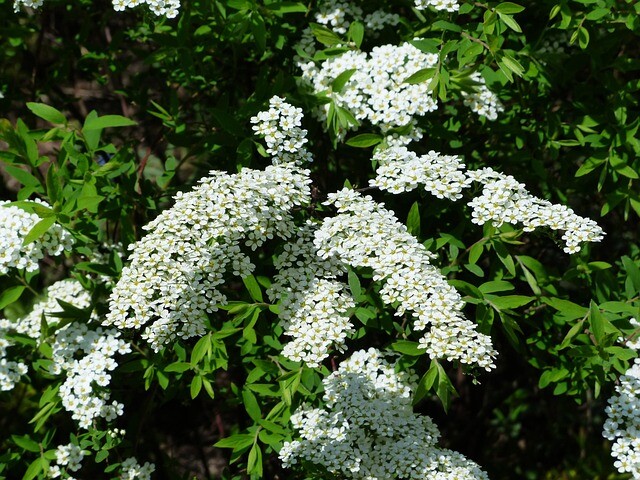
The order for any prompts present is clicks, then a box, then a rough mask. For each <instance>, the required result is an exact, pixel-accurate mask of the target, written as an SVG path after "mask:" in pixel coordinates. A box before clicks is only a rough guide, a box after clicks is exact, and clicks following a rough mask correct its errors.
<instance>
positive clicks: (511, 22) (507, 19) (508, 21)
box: [498, 13, 522, 33]
mask: <svg viewBox="0 0 640 480" xmlns="http://www.w3.org/2000/svg"><path fill="white" fill-rule="evenodd" d="M498 16H499V17H500V20H502V21H503V22H504V23H505V25H507V26H508V27H509V28H510V29H511V30H513V31H515V32H518V33H522V28H521V27H520V25H519V24H518V22H516V21H515V19H514V18H513V17H512V16H511V15H505V14H504V13H498Z"/></svg>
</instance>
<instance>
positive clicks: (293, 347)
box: [267, 223, 355, 367]
mask: <svg viewBox="0 0 640 480" xmlns="http://www.w3.org/2000/svg"><path fill="white" fill-rule="evenodd" d="M313 235H314V228H313V224H312V223H308V224H306V225H305V226H303V227H302V228H301V229H300V231H299V232H298V237H297V239H296V241H295V242H294V241H290V242H288V243H287V244H286V245H285V247H284V251H283V252H282V253H281V254H280V255H279V256H278V258H277V259H276V262H275V266H276V268H277V269H278V273H277V275H276V276H275V278H274V282H273V283H272V285H271V287H270V288H269V290H268V291H267V294H268V295H269V298H270V299H271V301H273V302H276V301H277V302H279V308H280V315H279V316H280V319H281V320H282V323H283V326H284V328H285V335H287V336H290V337H293V340H292V341H291V342H289V343H287V344H286V345H285V347H284V349H283V351H282V354H283V355H284V356H285V357H287V358H290V359H291V360H294V361H302V362H304V363H305V364H307V366H309V367H317V366H318V365H319V364H320V362H321V361H322V360H324V359H325V358H326V357H327V356H328V354H329V349H330V348H331V347H334V348H336V349H338V350H341V349H342V347H343V345H344V342H345V340H346V337H347V335H348V334H349V333H352V332H353V328H352V325H351V322H350V321H349V314H348V313H349V309H351V308H353V307H355V303H354V301H353V299H352V298H351V296H350V295H349V294H348V293H347V292H345V291H344V287H345V285H344V284H342V283H341V282H338V281H337V280H335V278H336V277H337V276H338V275H341V274H344V273H345V271H346V269H345V267H344V265H343V264H342V263H340V262H338V261H336V259H335V258H332V257H331V258H327V259H322V258H320V257H319V256H318V254H317V248H316V247H315V246H314V245H313Z"/></svg>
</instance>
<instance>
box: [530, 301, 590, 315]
mask: <svg viewBox="0 0 640 480" xmlns="http://www.w3.org/2000/svg"><path fill="white" fill-rule="evenodd" d="M542 301H543V302H544V303H546V304H547V305H549V306H551V307H553V308H555V309H556V310H558V311H559V312H560V313H561V314H562V316H563V317H566V319H567V320H575V319H576V318H583V317H584V316H585V315H586V314H587V313H588V312H589V309H587V308H585V307H583V306H581V305H578V304H576V303H573V302H570V301H569V300H563V299H561V298H555V297H550V298H549V297H543V298H542Z"/></svg>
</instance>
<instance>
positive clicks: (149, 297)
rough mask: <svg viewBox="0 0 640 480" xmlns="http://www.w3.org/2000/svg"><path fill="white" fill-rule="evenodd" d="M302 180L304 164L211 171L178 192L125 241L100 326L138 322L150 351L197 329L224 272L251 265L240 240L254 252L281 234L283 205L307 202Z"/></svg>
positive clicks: (290, 227)
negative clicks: (126, 253) (125, 257)
mask: <svg viewBox="0 0 640 480" xmlns="http://www.w3.org/2000/svg"><path fill="white" fill-rule="evenodd" d="M309 183H310V179H309V173H308V171H307V170H302V169H299V168H298V167H296V166H295V165H294V164H283V165H273V166H269V167H267V168H266V169H265V170H264V171H257V170H251V169H243V170H242V171H241V172H240V173H237V174H235V175H229V174H226V173H224V172H216V171H212V172H211V176H210V177H207V178H205V179H203V180H201V181H200V185H199V186H198V187H196V188H195V189H194V190H192V191H190V192H188V193H184V194H183V193H181V192H180V193H178V195H176V197H175V200H176V202H175V205H174V206H173V207H172V208H171V209H169V210H166V211H164V212H163V213H162V214H161V215H159V216H158V217H157V218H156V219H155V220H154V221H153V222H151V223H150V224H148V225H147V226H146V227H145V229H146V230H148V231H149V232H150V233H149V234H148V235H147V236H146V237H144V238H143V239H142V240H140V241H139V242H137V243H136V244H134V245H133V246H132V247H131V248H132V250H133V251H132V253H131V257H130V261H131V263H130V264H129V265H128V266H127V267H125V268H124V269H123V271H122V276H121V278H120V280H119V281H118V283H117V285H116V286H115V288H114V289H113V292H112V294H111V298H110V302H109V307H110V308H109V310H110V311H109V313H108V315H107V318H106V319H105V322H104V324H105V325H115V326H116V327H117V328H119V329H123V328H134V329H139V328H141V327H143V326H144V327H146V328H145V330H144V333H143V335H142V336H143V338H144V339H146V340H147V342H149V344H150V345H151V347H152V348H153V349H155V350H156V351H157V350H159V349H160V348H162V347H163V346H164V345H165V344H167V343H169V342H172V341H174V340H175V339H176V337H182V338H190V337H194V336H201V335H203V334H204V333H205V320H206V317H207V314H208V313H211V312H214V311H216V310H217V309H218V307H219V305H224V304H225V303H226V301H227V299H226V295H225V294H224V293H223V292H222V291H221V290H220V289H219V288H218V287H219V286H220V285H222V284H224V283H225V275H226V274H227V273H232V274H233V275H235V276H238V277H245V276H247V275H249V274H251V272H252V271H253V269H254V265H253V264H252V263H251V261H250V260H249V257H248V256H247V255H246V254H245V253H243V251H242V248H241V245H242V244H244V245H245V246H246V247H248V248H251V249H253V250H255V249H256V248H258V247H259V246H261V245H262V244H263V243H264V242H265V241H266V240H268V239H271V238H274V236H278V237H280V238H289V237H290V236H291V235H292V234H293V233H294V232H295V225H294V223H293V220H292V217H291V214H290V213H289V211H290V210H291V208H292V207H294V206H299V205H302V204H306V203H308V202H309V200H310V190H309Z"/></svg>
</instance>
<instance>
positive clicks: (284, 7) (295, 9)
mask: <svg viewBox="0 0 640 480" xmlns="http://www.w3.org/2000/svg"><path fill="white" fill-rule="evenodd" d="M265 8H267V9H269V10H271V11H272V12H273V13H275V14H276V15H283V14H286V13H307V11H308V9H307V6H306V5H305V4H303V3H300V2H276V3H271V4H269V5H265Z"/></svg>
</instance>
